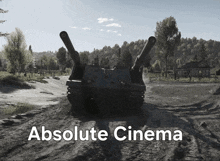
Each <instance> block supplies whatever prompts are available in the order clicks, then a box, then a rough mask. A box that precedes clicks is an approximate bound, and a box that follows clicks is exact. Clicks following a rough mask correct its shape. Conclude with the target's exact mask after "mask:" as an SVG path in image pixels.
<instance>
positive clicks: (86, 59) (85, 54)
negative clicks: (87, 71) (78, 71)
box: [79, 51, 89, 65]
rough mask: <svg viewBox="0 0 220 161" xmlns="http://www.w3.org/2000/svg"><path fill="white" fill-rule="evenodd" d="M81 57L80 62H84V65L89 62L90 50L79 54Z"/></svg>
mask: <svg viewBox="0 0 220 161" xmlns="http://www.w3.org/2000/svg"><path fill="white" fill-rule="evenodd" d="M79 57H80V63H81V64H83V65H86V64H88V62H89V57H88V52H86V51H85V52H81V53H80V54H79Z"/></svg>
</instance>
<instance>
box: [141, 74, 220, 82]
mask: <svg viewBox="0 0 220 161" xmlns="http://www.w3.org/2000/svg"><path fill="white" fill-rule="evenodd" d="M145 75H146V76H145V77H149V79H150V82H155V81H156V82H182V83H189V82H191V83H220V77H219V76H217V77H210V78H196V77H192V78H191V80H190V78H183V77H181V78H178V79H176V80H175V79H174V78H173V77H171V76H169V75H168V76H167V77H162V76H161V74H160V73H147V74H145Z"/></svg>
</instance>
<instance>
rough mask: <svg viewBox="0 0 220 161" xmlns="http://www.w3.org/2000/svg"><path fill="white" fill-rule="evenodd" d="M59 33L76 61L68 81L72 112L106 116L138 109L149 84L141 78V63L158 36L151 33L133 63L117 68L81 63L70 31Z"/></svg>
mask: <svg viewBox="0 0 220 161" xmlns="http://www.w3.org/2000/svg"><path fill="white" fill-rule="evenodd" d="M60 37H61V39H62V41H63V42H64V44H65V46H66V48H67V49H68V52H69V54H70V57H71V58H72V59H73V61H74V67H73V70H72V73H71V75H70V77H69V80H68V81H67V82H66V85H67V86H68V87H67V98H68V100H69V102H70V103H71V104H72V112H83V113H89V114H97V115H100V116H104V117H105V116H109V115H114V114H120V113H122V114H125V113H128V112H129V113H130V112H135V111H137V110H138V109H139V108H140V107H141V106H142V105H143V102H144V93H145V91H146V86H145V84H144V82H143V79H142V72H143V68H142V67H143V63H144V61H145V57H146V56H147V55H148V54H149V52H150V50H151V49H152V47H153V46H154V44H155V42H156V38H155V37H153V36H152V37H149V39H148V41H147V42H146V44H145V46H144V48H143V49H142V51H141V53H140V54H139V55H138V56H137V58H136V60H135V62H134V64H133V66H132V67H130V68H117V67H116V68H114V69H105V68H101V67H100V66H99V65H97V64H94V65H83V64H81V63H80V57H79V53H78V52H77V51H76V50H75V49H74V47H73V45H72V43H71V41H70V39H69V36H68V34H67V32H65V31H62V32H61V33H60Z"/></svg>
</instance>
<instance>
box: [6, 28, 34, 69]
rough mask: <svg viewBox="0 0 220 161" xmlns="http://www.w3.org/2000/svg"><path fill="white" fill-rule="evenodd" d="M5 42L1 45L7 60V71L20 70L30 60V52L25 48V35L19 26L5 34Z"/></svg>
mask: <svg viewBox="0 0 220 161" xmlns="http://www.w3.org/2000/svg"><path fill="white" fill-rule="evenodd" d="M6 40H7V44H6V45H4V46H3V53H4V54H5V57H6V58H7V60H8V61H9V63H8V71H9V72H12V73H15V72H22V71H24V68H25V65H27V64H28V63H29V62H31V61H32V54H31V53H30V52H29V51H27V50H26V47H27V45H26V42H25V36H24V34H23V32H22V31H21V30H20V29H19V28H15V32H12V33H11V34H10V35H8V36H6Z"/></svg>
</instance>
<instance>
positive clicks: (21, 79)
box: [0, 68, 71, 86]
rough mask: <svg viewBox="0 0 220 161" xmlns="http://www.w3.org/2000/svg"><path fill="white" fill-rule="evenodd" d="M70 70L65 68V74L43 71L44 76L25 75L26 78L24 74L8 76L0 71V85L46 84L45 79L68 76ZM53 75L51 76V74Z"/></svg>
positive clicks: (35, 74) (8, 74) (36, 74)
mask: <svg viewBox="0 0 220 161" xmlns="http://www.w3.org/2000/svg"><path fill="white" fill-rule="evenodd" d="M70 72H71V70H70V69H69V68H67V72H66V73H61V72H59V71H53V72H51V73H49V71H45V72H44V74H38V73H27V74H26V76H24V73H20V74H15V75H13V74H10V73H8V72H5V71H0V84H2V85H16V86H18V85H22V84H24V83H25V82H29V81H36V82H41V83H48V82H47V81H46V80H44V79H45V78H49V77H51V76H52V77H53V78H57V76H64V75H66V76H68V75H70ZM52 73H53V74H52Z"/></svg>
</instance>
